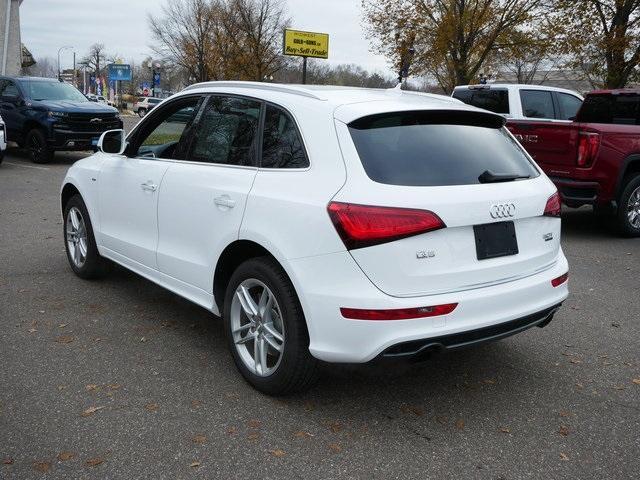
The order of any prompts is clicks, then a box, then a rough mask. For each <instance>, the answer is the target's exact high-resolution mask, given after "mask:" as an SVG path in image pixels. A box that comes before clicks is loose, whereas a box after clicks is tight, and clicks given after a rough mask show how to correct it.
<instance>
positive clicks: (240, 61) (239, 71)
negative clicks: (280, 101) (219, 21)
mask: <svg viewBox="0 0 640 480" xmlns="http://www.w3.org/2000/svg"><path fill="white" fill-rule="evenodd" d="M222 18H223V25H224V27H225V30H224V32H225V34H226V38H227V39H234V42H230V44H231V45H235V46H236V48H235V51H234V52H232V55H230V56H228V57H226V58H227V60H228V68H227V70H228V73H230V74H234V77H235V78H238V79H242V80H255V81H263V80H264V79H265V78H268V77H271V76H272V75H274V74H275V73H276V72H278V71H279V70H281V69H282V68H283V67H284V65H285V58H284V57H283V55H282V32H283V30H284V29H285V28H286V27H287V26H288V25H289V23H290V19H289V17H288V16H287V12H286V6H285V4H284V3H283V2H282V0H229V1H228V3H227V4H226V5H225V8H224V14H223V17H222Z"/></svg>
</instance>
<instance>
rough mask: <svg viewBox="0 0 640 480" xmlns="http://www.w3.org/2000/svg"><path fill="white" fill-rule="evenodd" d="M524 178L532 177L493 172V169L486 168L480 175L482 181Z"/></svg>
mask: <svg viewBox="0 0 640 480" xmlns="http://www.w3.org/2000/svg"><path fill="white" fill-rule="evenodd" d="M523 178H531V177H530V176H529V175H517V174H513V173H493V172H492V171H491V170H485V171H484V172H482V173H481V174H480V176H479V177H478V181H479V182H480V183H497V182H511V181H513V180H521V179H523Z"/></svg>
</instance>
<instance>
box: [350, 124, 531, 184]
mask: <svg viewBox="0 0 640 480" xmlns="http://www.w3.org/2000/svg"><path fill="white" fill-rule="evenodd" d="M503 125H504V119H503V118H501V117H498V116H496V115H491V114H484V113H481V112H478V113H476V112H459V111H458V112H456V111H453V112H452V111H411V112H398V113H386V114H378V115H372V116H368V117H363V118H360V119H358V120H355V121H354V122H351V123H350V124H349V131H350V133H351V138H352V139H353V142H354V144H355V147H356V150H357V151H358V155H359V157H360V160H361V162H362V165H363V167H364V169H365V171H366V173H367V175H368V176H369V178H371V180H373V181H375V182H378V183H384V184H388V185H406V186H430V187H435V186H447V185H473V184H478V183H483V182H481V179H480V177H481V176H482V175H483V174H484V173H485V172H487V171H488V172H490V173H491V174H494V175H500V176H510V177H514V178H516V177H517V178H519V179H520V178H533V177H537V176H538V175H539V173H538V171H537V170H536V168H535V167H534V166H533V164H532V162H531V161H530V160H529V158H528V157H527V155H526V154H525V152H524V151H523V149H522V147H520V145H518V143H517V142H515V141H514V140H513V138H512V137H511V136H510V135H509V134H508V133H507V131H506V129H505V128H504V127H503ZM485 175H486V174H485Z"/></svg>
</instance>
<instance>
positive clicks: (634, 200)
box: [627, 187, 640, 228]
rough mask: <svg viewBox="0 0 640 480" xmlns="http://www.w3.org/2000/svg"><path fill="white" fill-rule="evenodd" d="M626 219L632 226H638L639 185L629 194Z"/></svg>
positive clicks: (639, 220)
mask: <svg viewBox="0 0 640 480" xmlns="http://www.w3.org/2000/svg"><path fill="white" fill-rule="evenodd" d="M627 219H628V220H629V223H630V224H631V226H632V227H633V228H640V187H638V188H636V189H635V190H634V191H633V192H632V193H631V195H629V201H628V202H627Z"/></svg>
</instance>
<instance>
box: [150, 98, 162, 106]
mask: <svg viewBox="0 0 640 480" xmlns="http://www.w3.org/2000/svg"><path fill="white" fill-rule="evenodd" d="M161 101H162V100H159V99H157V98H150V99H149V103H153V104H154V105H155V104H158V103H160V102H161Z"/></svg>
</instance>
